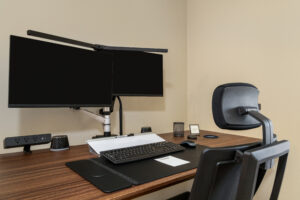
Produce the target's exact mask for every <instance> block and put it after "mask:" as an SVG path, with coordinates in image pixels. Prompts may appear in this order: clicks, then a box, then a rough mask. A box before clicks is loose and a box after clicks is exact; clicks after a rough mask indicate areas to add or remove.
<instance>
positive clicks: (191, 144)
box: [180, 140, 196, 148]
mask: <svg viewBox="0 0 300 200" xmlns="http://www.w3.org/2000/svg"><path fill="white" fill-rule="evenodd" d="M180 145H181V146H183V147H189V148H195V147H196V143H195V142H193V141H190V140H186V141H183V142H181V143H180Z"/></svg>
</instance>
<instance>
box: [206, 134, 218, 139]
mask: <svg viewBox="0 0 300 200" xmlns="http://www.w3.org/2000/svg"><path fill="white" fill-rule="evenodd" d="M203 137H204V138H208V139H217V138H219V136H216V135H203Z"/></svg>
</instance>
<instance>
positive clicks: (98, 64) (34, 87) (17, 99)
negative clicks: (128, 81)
mask: <svg viewBox="0 0 300 200" xmlns="http://www.w3.org/2000/svg"><path fill="white" fill-rule="evenodd" d="M111 104H112V54H111V53H109V52H96V51H91V50H85V49H81V48H75V47H70V46H64V45H60V44H54V43H49V42H44V41H39V40H33V39H28V38H22V37H18V36H11V37H10V70H9V100H8V105H9V107H91V106H93V107H98V106H110V105H111Z"/></svg>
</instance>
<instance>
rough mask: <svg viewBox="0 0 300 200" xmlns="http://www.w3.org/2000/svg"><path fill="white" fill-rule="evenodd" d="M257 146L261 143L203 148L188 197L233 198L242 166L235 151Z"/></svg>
mask: <svg viewBox="0 0 300 200" xmlns="http://www.w3.org/2000/svg"><path fill="white" fill-rule="evenodd" d="M259 146H261V143H252V144H246V145H240V146H232V147H221V148H207V149H205V150H204V151H203V152H202V155H201V158H200V162H199V166H198V169H197V173H196V176H195V179H194V183H193V186H192V190H191V194H190V199H191V200H196V199H197V200H208V199H209V200H233V199H234V197H235V196H236V193H237V188H238V183H239V179H240V173H241V167H242V163H241V162H239V159H238V158H237V154H236V152H244V151H246V150H250V149H253V148H256V147H259ZM262 172H264V171H262ZM260 173H261V172H260ZM263 174H264V173H263ZM258 184H259V183H258Z"/></svg>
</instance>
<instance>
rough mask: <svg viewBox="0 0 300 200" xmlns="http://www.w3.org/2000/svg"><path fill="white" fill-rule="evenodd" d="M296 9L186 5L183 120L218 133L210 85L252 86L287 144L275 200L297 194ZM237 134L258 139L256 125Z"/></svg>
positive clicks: (299, 67)
mask: <svg viewBox="0 0 300 200" xmlns="http://www.w3.org/2000/svg"><path fill="white" fill-rule="evenodd" d="M299 8H300V2H299V1H293V0H286V1H281V0H273V1H270V0H263V1H262V0H251V1H250V0H246V1H238V0H227V1H222V0H189V1H188V5H187V16H188V17H187V30H188V31H187V47H188V48H187V56H188V58H187V64H188V65H187V66H188V67H187V80H188V81H187V83H188V90H187V91H188V95H187V105H188V106H187V109H188V113H187V122H190V123H192V122H198V123H199V124H200V127H201V128H202V129H208V130H216V131H223V130H220V129H218V128H217V127H216V125H215V124H214V122H213V118H212V111H211V97H212V92H213V90H214V88H215V87H217V86H218V85H220V84H223V83H228V82H248V83H253V84H254V85H256V86H257V87H258V88H259V90H260V96H259V101H260V102H261V103H262V113H264V114H265V115H266V116H268V117H269V118H270V119H271V120H272V122H273V124H274V130H275V133H277V135H278V138H279V139H288V140H290V142H291V153H290V155H289V160H288V166H287V171H286V174H285V179H284V183H283V186H282V189H281V194H280V199H299V196H300V190H299V184H300V172H299V167H300V161H299V156H300V155H299V150H300V148H299V145H298V143H299V142H300V141H299V140H300V136H299V133H298V132H299V124H300V117H299V113H300V107H299V106H298V105H299V102H300V79H299V77H300V76H299V74H300V37H299V35H300V12H299ZM226 132H228V131H226ZM234 133H236V132H234ZM239 133H240V134H242V135H248V136H257V137H261V130H260V129H258V130H255V131H246V132H244V133H241V132H239ZM272 175H274V173H273V174H272ZM270 177H271V176H267V179H271V178H270ZM267 183H270V181H267ZM269 189H270V184H269V185H264V187H263V189H262V191H260V192H259V194H258V196H257V198H256V199H267V198H266V194H267V193H268V192H267V191H269Z"/></svg>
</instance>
